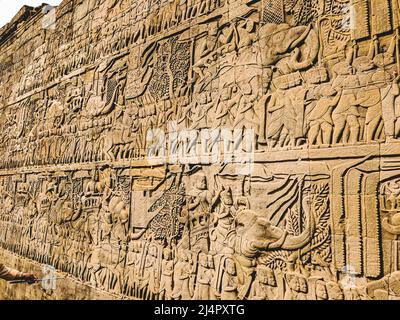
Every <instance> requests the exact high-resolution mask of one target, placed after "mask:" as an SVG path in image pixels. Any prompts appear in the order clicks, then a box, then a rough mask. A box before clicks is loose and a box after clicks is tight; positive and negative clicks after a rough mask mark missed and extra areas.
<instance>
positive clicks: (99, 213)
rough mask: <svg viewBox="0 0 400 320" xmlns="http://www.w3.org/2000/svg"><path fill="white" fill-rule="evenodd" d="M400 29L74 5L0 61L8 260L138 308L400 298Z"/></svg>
mask: <svg viewBox="0 0 400 320" xmlns="http://www.w3.org/2000/svg"><path fill="white" fill-rule="evenodd" d="M350 6H354V8H355V11H354V10H353V9H354V8H353V9H350ZM378 8H379V9H378ZM380 8H381V9H382V10H380ZM352 14H354V15H355V16H352ZM39 15H40V14H39ZM399 16H400V9H399V5H398V3H397V1H393V2H390V1H377V2H376V3H375V2H373V1H367V0H365V1H336V0H332V1H314V0H302V1H279V0H274V1H267V2H265V1H264V2H259V1H252V2H251V3H246V1H239V0H238V1H209V0H193V1H174V0H172V1H154V3H153V2H147V1H128V0H120V1H103V0H98V1H94V0H93V1H78V2H72V1H63V2H62V4H61V5H60V6H59V7H58V8H57V9H56V17H57V20H56V22H57V27H56V28H55V29H43V28H42V26H41V25H40V23H37V22H36V23H32V24H30V25H29V26H28V27H26V31H24V32H23V31H21V32H19V33H18V34H16V35H15V36H14V37H11V38H9V39H6V40H5V41H4V42H2V45H1V79H2V84H3V85H2V88H1V89H0V97H1V101H2V102H1V109H2V112H3V116H2V117H1V119H0V128H1V130H0V138H1V145H0V150H1V154H2V157H1V159H0V168H1V171H0V201H1V203H0V204H1V206H0V207H1V208H2V209H1V211H0V224H1V230H2V232H1V233H0V245H1V247H2V249H3V250H7V251H10V252H13V253H15V254H17V255H19V256H20V258H21V259H24V258H28V259H32V260H34V261H37V262H39V263H45V264H50V265H53V266H54V267H55V268H56V269H57V270H59V271H60V272H64V273H66V274H68V275H69V276H71V277H73V278H75V279H76V280H77V281H79V282H80V283H82V284H86V285H88V286H92V287H95V288H97V289H99V290H102V291H105V292H109V293H113V294H116V295H121V296H123V297H125V298H132V299H174V300H179V299H205V300H207V299H222V300H225V299H256V300H265V299H267V300H274V299H286V300H302V299H318V300H328V299H329V300H343V299H347V300H353V299H398V298H399V297H400V293H399V290H398V289H397V287H398V286H399V283H400V280H399V276H398V272H399V265H400V263H399V255H400V253H399V250H400V248H399V244H398V242H399V240H398V236H399V234H400V222H399V212H400V211H399V210H400V209H399V208H400V207H399V206H400V200H399V199H400V180H399V179H400V178H399V172H400V171H399V170H400V159H399V156H400V153H399V152H400V149H399V146H400V144H398V142H399V140H398V139H399V138H400V136H399V134H400V121H399V119H400V111H399V110H398V109H399V106H400V105H399V103H400V98H399V95H400V88H399V82H400V80H399V76H400V59H399V52H400V51H399V47H400V44H399ZM353 24H354V25H353ZM2 41H3V40H2ZM244 141H247V142H249V143H248V144H246V143H243V142H244ZM199 151H201V152H202V153H201V154H200V153H199ZM220 153H221V154H220ZM241 153H242V154H243V153H244V154H245V155H249V154H251V155H252V156H251V157H250V158H249V157H244V158H240V159H239V158H237V157H236V158H235V157H234V156H233V157H232V154H233V155H237V154H241ZM188 156H190V157H189V158H190V161H188V160H187V158H188Z"/></svg>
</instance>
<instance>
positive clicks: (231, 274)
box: [221, 258, 238, 300]
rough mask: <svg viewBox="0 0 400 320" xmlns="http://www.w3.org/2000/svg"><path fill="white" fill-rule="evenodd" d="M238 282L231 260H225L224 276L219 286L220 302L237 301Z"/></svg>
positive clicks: (234, 266)
mask: <svg viewBox="0 0 400 320" xmlns="http://www.w3.org/2000/svg"><path fill="white" fill-rule="evenodd" d="M237 298H238V280H237V274H236V265H235V262H234V261H233V259H231V258H226V259H225V261H224V274H223V276H222V284H221V300H237Z"/></svg>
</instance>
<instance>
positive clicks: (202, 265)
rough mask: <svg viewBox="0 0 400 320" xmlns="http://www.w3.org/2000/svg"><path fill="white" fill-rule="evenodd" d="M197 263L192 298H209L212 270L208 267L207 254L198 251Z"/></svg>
mask: <svg viewBox="0 0 400 320" xmlns="http://www.w3.org/2000/svg"><path fill="white" fill-rule="evenodd" d="M198 263H199V266H198V269H197V281H196V288H195V291H194V295H193V298H192V299H193V300H209V299H210V290H211V281H212V279H213V276H214V272H213V270H212V269H210V268H209V265H208V259H207V254H205V253H204V252H200V253H199V258H198Z"/></svg>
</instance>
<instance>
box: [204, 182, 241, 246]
mask: <svg viewBox="0 0 400 320" xmlns="http://www.w3.org/2000/svg"><path fill="white" fill-rule="evenodd" d="M218 196H219V203H218V202H217V204H218V205H217V206H216V210H215V211H214V212H213V221H212V225H213V228H211V229H210V240H211V248H210V252H211V253H213V254H217V253H232V249H231V248H230V247H229V246H230V245H229V244H228V243H227V242H226V240H227V235H228V233H229V232H230V231H231V229H232V228H233V219H234V217H235V207H234V201H233V197H232V191H231V189H230V188H229V187H228V188H227V189H225V187H223V186H222V187H221V190H220V191H219V192H218Z"/></svg>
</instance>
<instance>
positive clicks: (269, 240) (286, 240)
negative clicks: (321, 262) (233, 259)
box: [235, 196, 315, 259]
mask: <svg viewBox="0 0 400 320" xmlns="http://www.w3.org/2000/svg"><path fill="white" fill-rule="evenodd" d="M310 199H311V198H310V197H309V196H306V197H304V198H303V211H304V213H305V215H306V220H307V221H306V227H305V228H304V231H303V232H302V233H301V234H299V235H289V234H288V233H287V231H286V230H283V229H281V228H279V227H276V226H273V225H272V224H271V222H270V221H269V220H268V219H267V218H265V217H264V216H262V215H261V214H258V213H256V212H255V211H253V210H243V211H241V212H239V213H238V215H237V216H236V219H235V220H236V233H237V234H236V242H235V252H236V254H240V255H242V256H244V257H246V258H248V259H252V258H256V257H257V256H258V255H259V254H260V253H261V252H262V251H264V250H271V249H285V250H296V249H300V248H303V247H304V246H306V245H307V244H308V243H310V241H311V237H312V235H313V234H314V231H315V220H314V217H313V213H312V210H310Z"/></svg>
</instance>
